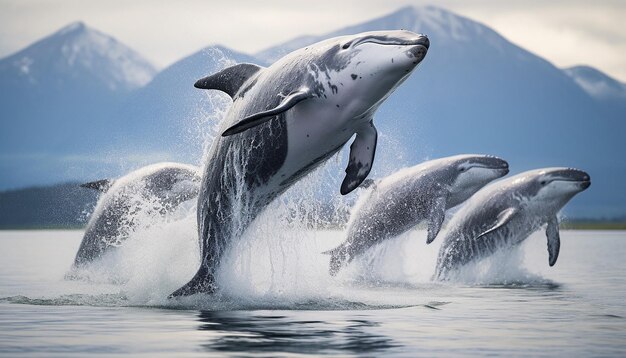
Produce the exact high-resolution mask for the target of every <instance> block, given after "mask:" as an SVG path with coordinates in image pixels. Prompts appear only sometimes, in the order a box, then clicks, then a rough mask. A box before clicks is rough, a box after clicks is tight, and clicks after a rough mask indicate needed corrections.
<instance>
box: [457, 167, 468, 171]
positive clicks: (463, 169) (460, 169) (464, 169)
mask: <svg viewBox="0 0 626 358" xmlns="http://www.w3.org/2000/svg"><path fill="white" fill-rule="evenodd" d="M466 170H467V168H465V167H460V168H459V171H460V172H464V171H466Z"/></svg>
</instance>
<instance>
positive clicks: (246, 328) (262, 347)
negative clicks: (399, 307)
mask: <svg viewBox="0 0 626 358" xmlns="http://www.w3.org/2000/svg"><path fill="white" fill-rule="evenodd" d="M198 320H199V321H200V322H202V323H201V324H200V326H199V327H198V329H199V330H202V331H214V332H217V333H219V334H218V335H217V338H216V336H213V335H211V339H210V340H209V341H207V342H206V343H204V344H203V347H204V348H205V349H206V350H209V351H221V352H262V353H270V352H282V353H318V354H319V353H326V354H329V353H342V352H343V353H357V354H358V353H365V352H367V353H382V352H384V351H385V350H387V349H389V348H392V347H395V346H397V344H395V343H394V341H393V340H392V339H391V338H390V337H386V336H383V335H380V334H374V333H372V332H369V330H370V329H371V328H372V327H377V326H379V325H380V323H379V322H373V321H370V320H364V319H351V320H345V321H315V320H311V321H305V320H295V319H292V318H289V317H287V316H282V315H271V314H268V315H258V314H254V313H252V312H245V311H237V312H224V311H221V312H220V311H201V312H200V314H199V315H198Z"/></svg>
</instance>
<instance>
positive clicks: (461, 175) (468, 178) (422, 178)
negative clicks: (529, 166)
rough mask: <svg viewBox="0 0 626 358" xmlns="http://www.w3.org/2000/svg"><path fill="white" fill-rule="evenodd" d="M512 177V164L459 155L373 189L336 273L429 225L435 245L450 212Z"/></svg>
mask: <svg viewBox="0 0 626 358" xmlns="http://www.w3.org/2000/svg"><path fill="white" fill-rule="evenodd" d="M507 173H508V163H507V162H506V161H504V160H502V159H499V158H496V157H493V156H486V155H457V156H452V157H446V158H441V159H436V160H431V161H428V162H425V163H422V164H420V165H416V166H414V167H411V168H406V169H403V170H401V171H399V172H396V173H394V174H392V175H390V176H388V177H386V178H384V179H382V180H380V181H379V182H377V183H375V184H373V185H372V189H370V190H369V191H368V192H367V193H365V194H364V195H363V197H362V198H361V199H360V200H359V202H358V203H357V205H356V206H355V208H354V210H353V213H352V215H351V220H350V223H349V226H348V235H347V239H346V240H345V241H344V242H343V243H342V244H341V245H339V246H338V247H337V248H335V249H333V250H330V251H328V252H326V253H328V254H331V258H330V273H331V275H335V274H336V273H337V272H338V271H339V270H340V269H341V267H343V266H345V265H347V264H348V263H349V262H350V261H352V260H353V259H354V258H355V257H357V256H359V255H361V254H363V253H364V252H365V251H366V250H367V249H369V248H370V247H372V246H374V245H376V244H378V243H380V242H382V241H383V240H386V239H388V238H392V237H396V236H398V235H400V234H402V233H404V232H406V231H408V230H410V229H411V228H413V227H415V226H416V225H418V224H419V223H421V222H423V221H425V220H426V221H428V238H427V243H431V242H432V241H433V240H434V239H435V237H436V236H437V234H438V233H439V230H440V229H441V225H442V223H443V221H444V218H445V211H446V210H448V209H450V208H452V207H455V206H457V205H458V204H460V203H462V202H463V201H465V200H467V198H469V197H470V196H471V195H472V194H474V193H475V192H476V191H478V190H479V189H480V188H482V187H483V186H484V185H486V184H487V183H489V182H490V181H492V180H494V179H497V178H500V177H502V176H504V175H506V174H507Z"/></svg>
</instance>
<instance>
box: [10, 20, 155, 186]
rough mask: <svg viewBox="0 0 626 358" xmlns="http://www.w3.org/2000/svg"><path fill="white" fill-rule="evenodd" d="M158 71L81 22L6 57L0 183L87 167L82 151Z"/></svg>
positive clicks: (51, 178)
mask: <svg viewBox="0 0 626 358" xmlns="http://www.w3.org/2000/svg"><path fill="white" fill-rule="evenodd" d="M155 74H156V69H155V68H154V66H152V65H151V64H150V63H149V62H148V61H146V60H145V59H144V58H143V57H141V56H140V55H139V54H137V53H136V52H135V51H133V50H131V49H130V48H128V47H126V46H125V45H123V44H121V43H120V42H118V41H117V40H115V39H113V38H112V37H110V36H107V35H105V34H102V33H100V32H98V31H96V30H94V29H91V28H89V27H87V26H85V25H84V24H82V23H74V24H71V25H69V26H67V27H64V28H63V29H61V30H59V31H57V32H55V33H54V34H52V35H50V36H48V37H46V38H44V39H42V40H40V41H37V42H35V43H34V44H32V45H30V46H28V47H27V48H25V49H23V50H21V51H19V52H17V53H15V54H13V55H11V56H8V57H6V58H4V59H1V60H0V90H1V93H2V96H1V97H0V119H1V121H0V153H2V155H1V156H0V172H2V175H1V177H0V187H4V188H6V187H18V186H25V185H31V184H43V183H53V182H55V181H58V180H60V179H64V180H67V179H69V178H71V176H72V175H75V174H76V172H75V170H76V168H77V167H78V166H80V165H84V164H85V163H84V162H81V163H77V162H75V161H74V159H76V158H82V159H81V160H85V161H87V162H88V161H89V159H88V158H83V157H84V154H85V153H86V152H87V151H90V150H92V149H93V148H96V147H98V146H99V145H100V144H101V141H100V138H102V137H103V135H104V134H106V133H107V131H108V130H109V129H110V121H111V116H110V113H111V112H110V111H111V109H113V108H116V107H117V106H119V104H120V103H121V101H122V100H124V99H125V98H126V97H127V96H128V95H129V94H130V93H131V92H132V91H134V90H136V89H137V88H139V87H141V86H143V85H145V84H146V83H147V82H149V81H150V80H151V79H152V77H154V75H155ZM70 158H73V159H72V160H70ZM70 161H74V162H71V163H70Z"/></svg>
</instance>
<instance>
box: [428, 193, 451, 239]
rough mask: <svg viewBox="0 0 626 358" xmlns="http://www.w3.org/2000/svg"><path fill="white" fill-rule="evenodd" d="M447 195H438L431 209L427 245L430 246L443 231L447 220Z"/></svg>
mask: <svg viewBox="0 0 626 358" xmlns="http://www.w3.org/2000/svg"><path fill="white" fill-rule="evenodd" d="M446 202H447V195H438V196H437V198H436V199H435V200H434V201H433V203H432V204H431V207H430V213H429V214H430V215H429V219H428V237H427V238H426V243H427V244H430V243H431V242H433V240H435V238H436V237H437V234H439V231H440V230H441V225H442V224H443V221H444V219H445V218H446Z"/></svg>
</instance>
